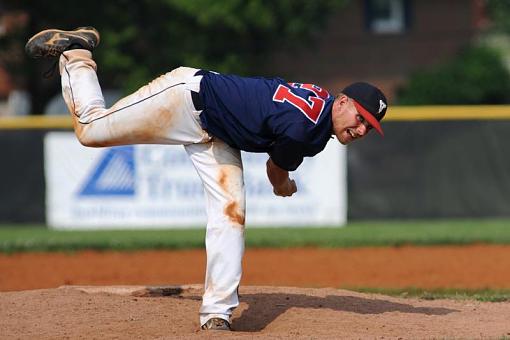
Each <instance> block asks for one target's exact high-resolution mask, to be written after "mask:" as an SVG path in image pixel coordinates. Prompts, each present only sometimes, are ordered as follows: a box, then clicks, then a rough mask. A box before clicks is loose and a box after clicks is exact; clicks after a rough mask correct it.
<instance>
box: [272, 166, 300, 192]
mask: <svg viewBox="0 0 510 340" xmlns="http://www.w3.org/2000/svg"><path fill="white" fill-rule="evenodd" d="M266 171H267V178H268V179H269V182H271V184H272V185H273V192H274V194H275V195H277V196H292V194H293V193H295V192H296V191H297V188H296V183H295V182H294V180H291V179H290V178H289V172H288V171H287V170H284V169H282V168H280V167H279V166H278V165H276V164H275V163H274V162H273V161H272V160H271V158H269V159H268V160H267V163H266Z"/></svg>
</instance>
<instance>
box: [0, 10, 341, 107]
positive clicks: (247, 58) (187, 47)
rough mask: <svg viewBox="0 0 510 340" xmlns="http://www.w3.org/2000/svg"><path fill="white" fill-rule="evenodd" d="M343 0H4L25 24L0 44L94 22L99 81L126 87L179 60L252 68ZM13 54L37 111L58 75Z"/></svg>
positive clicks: (11, 61)
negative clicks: (23, 16)
mask: <svg viewBox="0 0 510 340" xmlns="http://www.w3.org/2000/svg"><path fill="white" fill-rule="evenodd" d="M345 2H346V0H315V1H308V0H279V1H272V0H251V1H243V0H230V1H215V0H193V1H189V0H138V1H132V0H117V1H98V0H88V1H84V2H80V3H79V5H78V4H77V3H76V2H74V1H67V0H52V1H51V2H48V1H40V0H7V1H3V3H2V5H3V6H4V7H5V8H7V9H9V10H10V11H16V10H19V11H22V12H25V13H27V16H28V25H26V26H24V27H20V28H19V29H18V30H15V31H13V32H10V34H8V35H5V36H4V37H3V38H2V39H1V41H0V48H2V50H5V48H6V46H9V49H12V47H13V46H12V44H13V43H16V44H18V45H19V44H20V42H21V41H23V42H26V41H27V39H28V38H29V37H30V36H31V35H32V34H34V33H36V32H37V31H40V30H42V29H46V28H53V27H57V28H62V29H74V28H76V27H79V26H94V27H96V28H97V29H98V30H99V31H100V33H101V45H102V46H100V48H98V49H97V50H96V51H95V53H94V56H95V57H94V58H95V59H96V60H97V62H98V65H99V69H98V75H99V77H100V81H101V83H102V86H103V87H104V88H121V89H122V90H123V91H124V92H125V93H128V92H131V91H133V90H135V89H137V88H138V87H140V86H141V85H143V84H145V83H147V82H148V81H149V80H151V79H153V78H155V77H156V76H158V75H160V74H163V73H165V72H168V71H170V70H171V69H173V68H175V67H177V66H180V65H185V66H192V67H197V68H204V69H211V70H216V71H219V72H232V73H240V74H251V73H252V72H254V71H255V70H256V69H257V63H258V62H260V60H261V58H264V57H265V56H266V55H267V53H268V52H270V51H272V50H273V49H275V48H276V47H288V46H295V45H304V44H306V43H309V42H310V41H311V39H312V38H313V36H314V34H316V33H317V32H319V31H320V29H321V28H322V27H323V25H325V24H326V21H327V20H326V19H327V18H328V14H329V13H331V12H332V11H333V10H335V9H336V8H338V7H340V6H342V5H343V4H344V3H345ZM22 49H23V46H17V49H16V50H17V52H16V55H15V56H11V57H10V58H2V56H0V58H1V59H2V62H3V63H4V65H6V66H7V68H8V69H9V70H11V71H12V72H14V73H17V74H18V76H19V78H20V79H19V81H18V84H19V86H22V87H25V88H26V89H27V90H28V92H29V93H30V95H31V98H32V112H33V113H34V114H40V113H42V112H43V109H44V107H45V105H46V103H47V102H48V100H49V99H50V98H51V97H52V96H53V95H55V94H57V93H58V92H59V91H60V88H59V86H60V84H59V82H58V79H55V78H58V77H54V78H53V79H49V80H48V79H44V78H42V77H41V75H42V74H43V73H44V71H45V70H47V69H49V68H51V67H52V66H53V64H52V63H51V62H47V61H40V62H34V61H31V60H27V57H26V56H24V54H23V53H22V51H23V50H22Z"/></svg>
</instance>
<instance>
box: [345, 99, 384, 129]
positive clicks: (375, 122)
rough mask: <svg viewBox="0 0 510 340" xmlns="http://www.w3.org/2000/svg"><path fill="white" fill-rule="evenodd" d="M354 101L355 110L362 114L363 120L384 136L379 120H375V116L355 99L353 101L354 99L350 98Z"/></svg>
mask: <svg viewBox="0 0 510 340" xmlns="http://www.w3.org/2000/svg"><path fill="white" fill-rule="evenodd" d="M352 101H353V102H354V106H355V107H356V110H357V111H358V113H359V114H360V115H362V116H363V118H365V120H366V121H367V122H368V123H369V124H370V125H371V126H372V127H373V128H374V129H376V130H377V132H379V134H380V135H381V136H384V132H383V130H382V128H381V124H380V123H379V121H378V120H377V118H375V117H374V116H373V115H372V114H371V113H370V112H368V111H367V110H366V109H365V108H364V107H363V106H361V104H360V103H358V102H357V101H355V100H354V99H353V100H352Z"/></svg>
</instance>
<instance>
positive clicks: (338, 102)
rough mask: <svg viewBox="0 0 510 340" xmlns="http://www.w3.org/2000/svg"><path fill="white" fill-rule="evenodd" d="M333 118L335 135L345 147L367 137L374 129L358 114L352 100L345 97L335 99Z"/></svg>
mask: <svg viewBox="0 0 510 340" xmlns="http://www.w3.org/2000/svg"><path fill="white" fill-rule="evenodd" d="M331 116H332V119H333V133H334V134H335V136H336V138H337V139H338V141H339V142H340V143H342V144H344V145H345V144H349V143H350V142H352V141H353V140H356V139H359V138H361V137H363V136H365V135H366V134H367V133H368V132H369V131H370V130H371V129H372V126H371V125H370V124H369V123H368V122H367V121H365V119H364V118H363V116H362V115H360V114H359V113H358V111H357V110H356V107H355V106H354V103H353V101H352V99H350V98H349V97H347V96H345V95H340V96H339V97H337V98H336V99H335V102H334V103H333V109H332V112H331Z"/></svg>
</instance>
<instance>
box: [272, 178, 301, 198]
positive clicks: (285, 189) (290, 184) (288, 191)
mask: <svg viewBox="0 0 510 340" xmlns="http://www.w3.org/2000/svg"><path fill="white" fill-rule="evenodd" d="M296 191H297V186H296V182H295V181H294V180H293V179H288V180H287V181H285V182H284V183H283V184H282V185H280V186H278V187H273V192H274V194H275V195H276V196H281V197H289V196H292V195H293V194H294V193H295V192H296Z"/></svg>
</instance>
